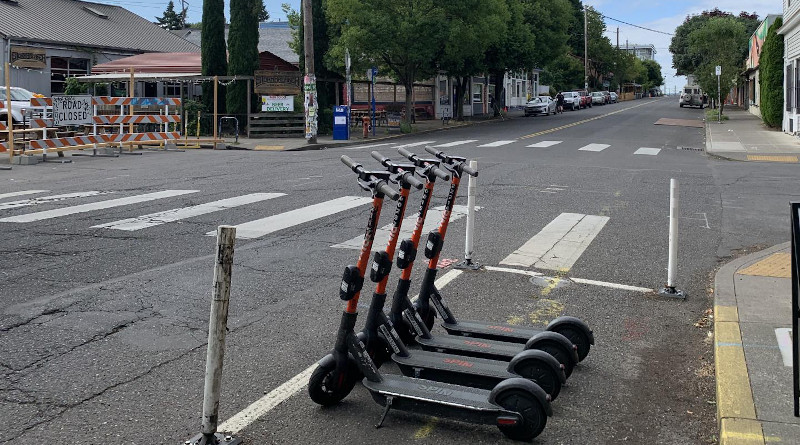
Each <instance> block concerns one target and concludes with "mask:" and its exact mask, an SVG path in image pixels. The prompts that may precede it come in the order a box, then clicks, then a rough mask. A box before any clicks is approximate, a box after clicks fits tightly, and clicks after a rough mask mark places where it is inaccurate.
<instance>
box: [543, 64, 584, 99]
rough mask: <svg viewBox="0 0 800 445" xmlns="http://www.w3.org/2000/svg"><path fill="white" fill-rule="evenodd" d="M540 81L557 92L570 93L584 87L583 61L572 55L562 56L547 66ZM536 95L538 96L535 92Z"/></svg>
mask: <svg viewBox="0 0 800 445" xmlns="http://www.w3.org/2000/svg"><path fill="white" fill-rule="evenodd" d="M539 79H540V80H541V83H542V84H543V85H549V86H551V87H552V88H553V89H554V90H555V91H569V90H573V89H575V88H576V87H578V86H581V87H583V61H582V60H579V59H578V58H577V57H575V56H573V55H572V54H562V55H560V56H558V57H556V58H555V59H554V60H553V61H551V62H550V63H549V64H547V68H546V69H545V70H544V71H542V74H541V75H540V77H539ZM534 95H537V93H536V92H534Z"/></svg>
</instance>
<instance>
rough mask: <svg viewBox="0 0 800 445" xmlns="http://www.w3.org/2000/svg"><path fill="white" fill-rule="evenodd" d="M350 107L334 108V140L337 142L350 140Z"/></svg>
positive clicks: (339, 106) (340, 106)
mask: <svg viewBox="0 0 800 445" xmlns="http://www.w3.org/2000/svg"><path fill="white" fill-rule="evenodd" d="M349 111H350V107H349V106H347V105H337V106H335V107H333V139H334V140H336V141H346V140H349V139H350V122H348V117H349V115H350V113H349Z"/></svg>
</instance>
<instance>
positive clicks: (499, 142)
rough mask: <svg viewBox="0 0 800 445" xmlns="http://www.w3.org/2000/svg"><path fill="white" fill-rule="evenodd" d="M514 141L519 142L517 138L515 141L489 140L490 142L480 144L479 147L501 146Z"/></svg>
mask: <svg viewBox="0 0 800 445" xmlns="http://www.w3.org/2000/svg"><path fill="white" fill-rule="evenodd" d="M514 142H517V141H516V140H513V141H494V142H489V143H488V144H483V145H478V147H500V146H503V145H508V144H513V143H514Z"/></svg>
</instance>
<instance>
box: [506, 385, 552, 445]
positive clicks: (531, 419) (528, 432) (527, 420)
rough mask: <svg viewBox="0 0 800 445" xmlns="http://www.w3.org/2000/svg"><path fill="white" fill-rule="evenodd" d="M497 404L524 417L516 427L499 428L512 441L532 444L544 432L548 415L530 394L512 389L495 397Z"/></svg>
mask: <svg viewBox="0 0 800 445" xmlns="http://www.w3.org/2000/svg"><path fill="white" fill-rule="evenodd" d="M495 403H497V404H498V405H499V406H501V407H502V408H504V409H506V410H508V411H514V412H517V413H519V414H521V415H522V419H523V420H522V423H520V424H517V425H514V426H499V425H498V428H500V431H501V432H502V433H503V434H504V435H505V436H506V437H508V438H509V439H511V440H519V441H523V442H530V441H531V440H533V438H534V437H536V436H538V435H539V434H541V433H542V431H544V427H545V426H546V425H547V413H545V411H544V408H543V407H542V405H541V403H539V401H538V400H536V398H534V397H533V395H532V394H530V393H529V392H527V391H525V390H522V389H519V388H510V389H507V390H505V391H502V392H501V393H500V394H498V395H497V397H495Z"/></svg>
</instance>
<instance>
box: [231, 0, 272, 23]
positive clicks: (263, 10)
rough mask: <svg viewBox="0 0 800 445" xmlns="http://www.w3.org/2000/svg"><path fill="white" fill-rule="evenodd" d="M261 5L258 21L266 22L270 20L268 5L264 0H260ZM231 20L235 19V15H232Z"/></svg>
mask: <svg viewBox="0 0 800 445" xmlns="http://www.w3.org/2000/svg"><path fill="white" fill-rule="evenodd" d="M259 3H261V6H260V7H259V9H258V21H259V22H266V21H267V20H269V11H267V5H266V4H264V0H259ZM231 21H233V16H231Z"/></svg>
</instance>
